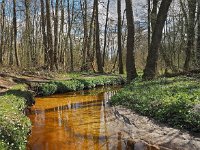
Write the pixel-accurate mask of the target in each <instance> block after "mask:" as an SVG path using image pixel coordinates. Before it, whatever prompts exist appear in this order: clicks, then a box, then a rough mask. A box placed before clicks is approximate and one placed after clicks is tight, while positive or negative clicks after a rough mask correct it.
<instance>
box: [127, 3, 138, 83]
mask: <svg viewBox="0 0 200 150" xmlns="http://www.w3.org/2000/svg"><path fill="white" fill-rule="evenodd" d="M126 18H127V26H128V36H127V53H126V72H127V82H131V81H132V80H133V79H135V78H136V77H137V72H136V68H135V54H134V42H135V39H134V38H135V26H134V19H133V9H132V0H126Z"/></svg>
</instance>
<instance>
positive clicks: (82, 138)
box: [27, 87, 126, 150]
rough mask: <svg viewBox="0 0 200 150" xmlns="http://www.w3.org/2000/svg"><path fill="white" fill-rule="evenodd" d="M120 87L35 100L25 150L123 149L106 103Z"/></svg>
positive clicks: (120, 138)
mask: <svg viewBox="0 0 200 150" xmlns="http://www.w3.org/2000/svg"><path fill="white" fill-rule="evenodd" d="M119 89H120V87H107V88H99V89H95V90H88V91H80V92H71V93H66V94H60V95H53V96H49V97H41V98H36V105H35V106H33V107H32V110H31V114H30V115H29V118H30V119H31V121H32V124H33V126H32V133H31V135H30V137H29V140H28V144H27V149H28V150H90V149H92V150H101V149H102V150H104V149H105V150H108V149H118V150H121V149H126V148H125V143H124V142H123V140H122V137H121V132H119V131H118V130H117V129H116V128H115V127H114V126H112V122H113V119H114V118H113V117H112V116H113V114H111V113H109V112H110V111H109V109H110V108H109V106H108V104H107V102H108V100H109V99H110V97H111V96H112V95H114V94H115V93H116V92H117V90H119Z"/></svg>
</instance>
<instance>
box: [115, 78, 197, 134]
mask: <svg viewBox="0 0 200 150" xmlns="http://www.w3.org/2000/svg"><path fill="white" fill-rule="evenodd" d="M111 103H112V104H113V105H123V106H125V107H128V108H130V109H132V110H135V111H137V112H139V113H140V114H142V115H145V116H149V117H151V118H154V119H156V120H158V121H160V122H163V123H167V124H169V125H170V126H172V127H178V128H181V129H187V130H189V131H194V132H200V114H199V112H196V111H195V110H194V107H195V105H197V104H200V84H199V81H197V80H196V79H194V78H188V77H176V78H168V79H167V78H160V79H157V80H153V81H142V80H141V79H137V80H136V81H134V82H132V83H131V84H130V85H128V86H127V87H125V88H124V89H122V90H121V91H120V92H119V93H118V94H116V95H115V96H113V97H112V99H111Z"/></svg>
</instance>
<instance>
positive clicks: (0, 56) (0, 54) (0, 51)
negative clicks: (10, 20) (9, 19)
mask: <svg viewBox="0 0 200 150" xmlns="http://www.w3.org/2000/svg"><path fill="white" fill-rule="evenodd" d="M1 11H2V13H1V15H2V20H1V44H0V65H3V45H4V25H5V1H4V0H2V3H1Z"/></svg>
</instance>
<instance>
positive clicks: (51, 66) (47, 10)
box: [46, 0, 54, 71]
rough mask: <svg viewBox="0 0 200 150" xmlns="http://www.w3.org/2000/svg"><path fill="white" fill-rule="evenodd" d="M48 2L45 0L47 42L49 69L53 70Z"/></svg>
mask: <svg viewBox="0 0 200 150" xmlns="http://www.w3.org/2000/svg"><path fill="white" fill-rule="evenodd" d="M50 12H51V10H50V2H49V0H46V20H47V42H48V51H49V57H50V64H49V65H50V70H51V71H52V70H54V55H53V51H54V50H53V39H52V29H51V14H50Z"/></svg>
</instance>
